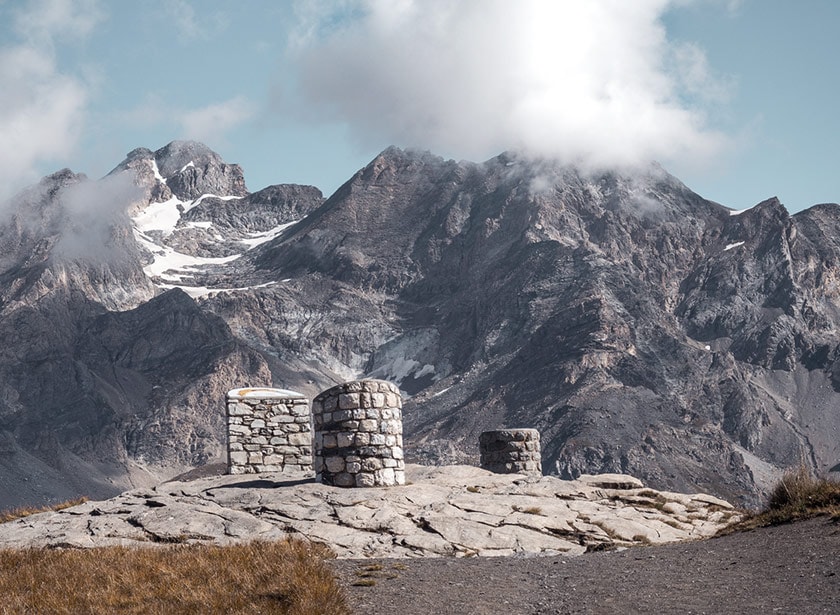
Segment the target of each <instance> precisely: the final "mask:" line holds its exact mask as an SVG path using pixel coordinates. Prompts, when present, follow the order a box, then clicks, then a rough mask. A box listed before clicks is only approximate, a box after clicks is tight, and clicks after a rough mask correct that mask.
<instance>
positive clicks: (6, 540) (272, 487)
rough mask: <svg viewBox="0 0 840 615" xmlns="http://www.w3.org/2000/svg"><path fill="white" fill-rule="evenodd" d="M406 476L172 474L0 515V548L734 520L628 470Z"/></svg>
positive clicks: (552, 542) (481, 545)
mask: <svg viewBox="0 0 840 615" xmlns="http://www.w3.org/2000/svg"><path fill="white" fill-rule="evenodd" d="M407 479H408V482H407V484H406V485H405V486H398V487H385V488H356V489H342V488H339V487H331V486H327V485H322V484H319V483H316V482H314V479H312V478H310V477H308V476H303V475H301V476H299V477H294V476H291V477H290V476H289V475H288V474H285V473H284V474H279V473H270V474H264V475H252V476H243V475H225V476H214V477H204V478H199V479H196V480H192V481H184V482H179V481H172V482H167V483H163V484H161V485H158V486H156V487H154V488H150V489H136V490H132V491H129V492H126V493H123V494H121V495H119V496H117V497H115V498H112V499H110V500H107V501H100V502H93V501H90V502H86V503H84V504H81V505H78V506H74V507H72V508H67V509H64V510H61V511H58V512H47V513H39V514H36V515H32V516H29V517H25V518H22V519H18V520H15V521H11V522H7V523H4V524H0V547H12V548H27V547H77V548H87V547H99V546H109V545H123V546H159V545H166V544H173V543H189V544H196V543H212V544H231V543H236V542H242V541H251V540H277V539H281V538H284V537H287V536H290V535H291V536H299V537H302V538H305V539H308V540H312V541H315V542H320V543H324V544H326V545H328V546H329V547H330V548H331V549H332V550H333V551H334V552H335V554H336V555H337V556H338V557H339V558H372V557H380V558H385V557H387V558H399V557H439V556H456V557H458V556H475V555H479V556H500V555H519V556H526V555H558V554H568V555H578V554H581V553H585V552H587V551H600V550H605V549H613V548H620V547H628V546H632V545H649V544H663V543H672V542H679V541H685V540H694V539H699V538H705V537H709V536H712V535H714V534H715V533H716V532H717V531H718V530H719V529H721V528H722V527H724V526H726V525H727V524H728V523H731V522H732V521H734V520H736V519H737V518H738V513H737V512H736V511H735V510H734V509H733V507H732V506H731V505H730V504H729V503H727V502H725V501H723V500H720V499H718V498H716V497H713V496H710V495H704V494H694V495H686V494H680V493H671V492H663V491H656V490H653V489H649V488H645V487H644V486H643V485H642V483H641V481H639V480H637V479H635V478H633V477H631V476H626V475H617V474H604V475H584V476H581V477H580V478H578V479H577V480H573V481H565V480H560V479H558V478H556V477H552V476H543V477H536V476H530V477H527V476H523V475H519V474H492V473H490V472H487V471H485V470H482V469H479V468H475V467H470V466H438V467H424V466H417V465H410V466H408V467H407Z"/></svg>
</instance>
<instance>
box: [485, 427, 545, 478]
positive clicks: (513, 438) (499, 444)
mask: <svg viewBox="0 0 840 615" xmlns="http://www.w3.org/2000/svg"><path fill="white" fill-rule="evenodd" d="M478 448H479V453H480V455H481V457H480V459H481V467H482V468H484V469H485V470H489V471H490V472H495V473H497V474H508V473H516V474H536V475H537V476H539V475H541V474H542V460H541V452H540V432H539V431H537V430H536V429H499V430H496V431H484V432H482V433H481V435H480V436H479V437H478Z"/></svg>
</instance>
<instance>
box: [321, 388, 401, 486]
mask: <svg viewBox="0 0 840 615" xmlns="http://www.w3.org/2000/svg"><path fill="white" fill-rule="evenodd" d="M312 419H313V423H314V426H315V455H314V459H313V463H314V466H315V474H316V477H317V480H319V481H321V482H322V483H324V484H325V485H335V486H338V487H385V486H391V485H404V484H405V463H404V461H403V448H402V447H403V438H402V398H401V397H400V390H399V388H397V387H396V386H395V385H393V384H391V383H390V382H385V381H384V380H357V381H353V382H345V383H344V384H340V385H338V386H334V387H332V388H331V389H327V390H326V391H324V392H323V393H320V394H319V395H318V396H317V397H316V398H315V399H314V400H313V401H312Z"/></svg>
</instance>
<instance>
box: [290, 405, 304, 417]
mask: <svg viewBox="0 0 840 615" xmlns="http://www.w3.org/2000/svg"><path fill="white" fill-rule="evenodd" d="M289 414H291V415H292V416H309V408H308V407H307V406H292V407H291V408H290V409H289Z"/></svg>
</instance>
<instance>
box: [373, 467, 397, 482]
mask: <svg viewBox="0 0 840 615" xmlns="http://www.w3.org/2000/svg"><path fill="white" fill-rule="evenodd" d="M375 476H376V482H377V483H379V484H380V485H393V484H395V480H394V479H395V475H394V470H393V468H382V469H381V470H377V471H376V474H375Z"/></svg>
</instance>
